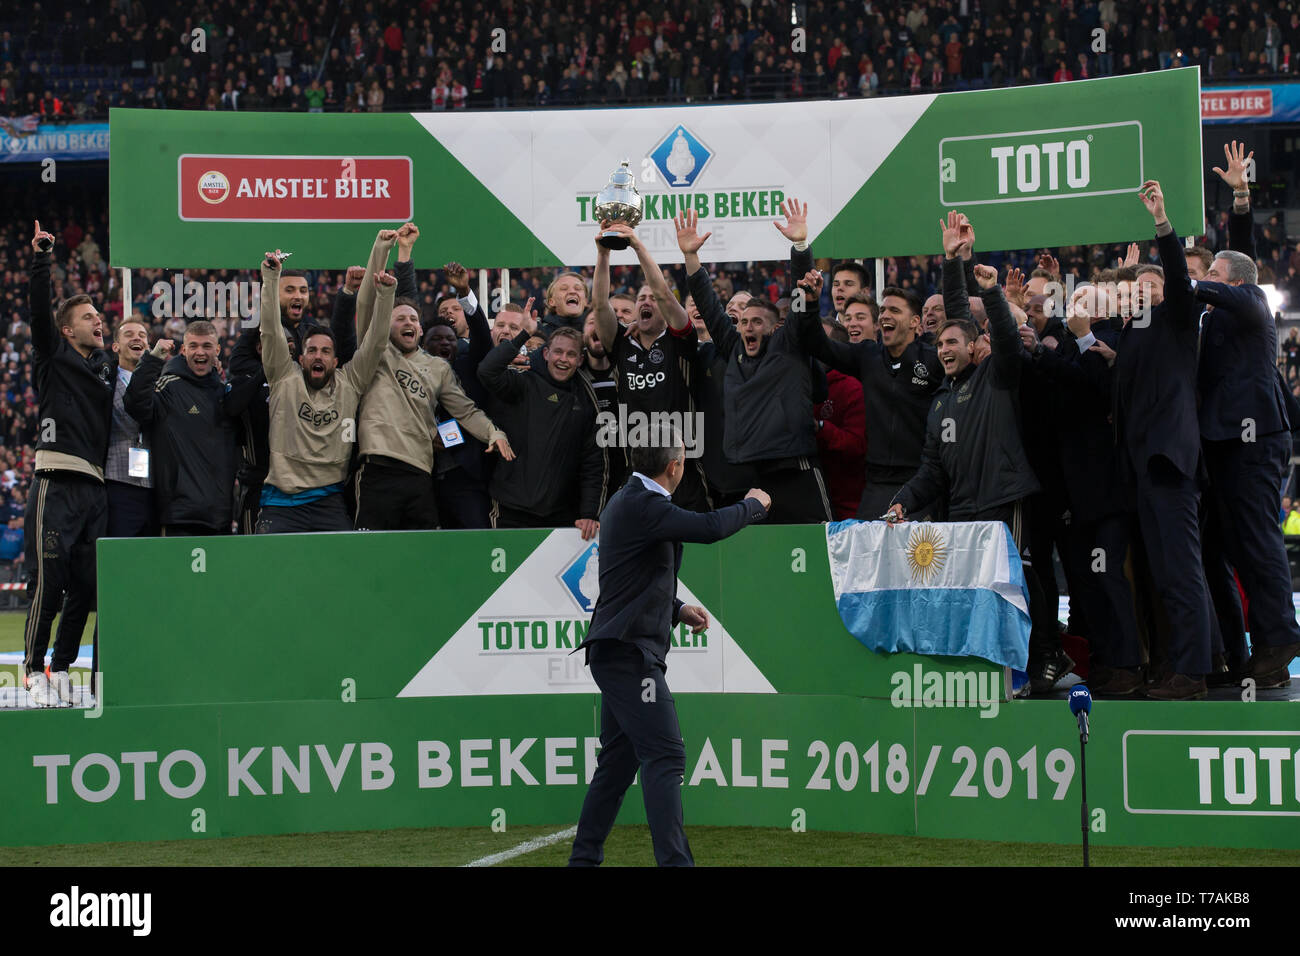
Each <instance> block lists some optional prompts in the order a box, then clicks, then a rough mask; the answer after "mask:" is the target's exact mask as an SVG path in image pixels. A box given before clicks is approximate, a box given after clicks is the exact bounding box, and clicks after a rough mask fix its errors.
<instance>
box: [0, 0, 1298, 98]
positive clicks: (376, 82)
mask: <svg viewBox="0 0 1300 956" xmlns="http://www.w3.org/2000/svg"><path fill="white" fill-rule="evenodd" d="M1098 30H1100V31H1102V33H1101V34H1098V33H1097V32H1096V31H1098ZM1099 36H1100V37H1101V38H1102V39H1101V40H1099ZM1297 50H1300V13H1297V11H1296V10H1295V9H1294V7H1293V5H1292V4H1290V3H1288V2H1281V3H1268V4H1261V3H1260V0H1248V2H1247V0H1242V2H1236V3H1228V4H1226V5H1224V4H1217V3H1211V2H1209V0H1187V2H1185V3H1173V2H1169V3H1154V2H1149V3H1133V4H1130V3H1122V2H1119V0H1100V2H1092V0H1084V2H1070V0H1067V2H1065V3H1054V2H1046V0H986V2H983V3H971V2H968V0H956V2H945V3H917V2H910V3H905V2H902V0H887V2H881V3H876V2H855V3H850V2H848V0H802V2H796V3H790V2H771V0H767V2H764V0H749V2H741V0H735V2H731V3H722V2H715V0H654V2H651V3H643V4H633V5H624V4H614V5H609V4H601V3H598V2H594V0H584V2H582V3H564V4H560V3H554V4H532V3H516V2H511V0H506V2H504V3H497V2H488V0H454V2H451V3H438V4H435V3H433V2H432V0H423V2H421V3H418V4H399V3H397V2H396V0H368V2H366V3H364V4H362V3H353V2H344V3H333V2H324V3H319V4H309V3H299V2H295V0H271V2H269V3H267V4H261V5H258V6H257V7H254V6H252V5H250V4H248V3H247V2H245V0H200V2H199V3H197V4H195V5H194V6H193V7H192V8H190V11H189V13H188V15H178V14H177V13H176V12H175V10H174V7H173V5H171V4H168V3H165V2H163V0H112V2H110V3H109V4H108V5H107V9H106V10H105V9H100V8H96V7H95V5H92V4H88V3H85V2H75V0H45V2H43V3H38V4H35V5H34V6H32V7H31V8H29V9H24V10H23V17H22V20H21V21H19V20H16V19H13V20H0V113H3V114H4V115H6V116H10V117H18V116H31V115H35V116H39V117H41V118H42V119H44V120H46V121H55V122H58V121H66V120H70V119H73V118H79V119H80V118H95V119H103V118H105V117H106V116H107V111H108V109H109V108H110V107H145V108H160V109H162V108H165V109H214V110H216V109H232V110H298V111H307V110H310V111H316V112H337V111H349V112H351V111H355V112H364V111H371V112H377V111H381V110H394V109H395V110H425V109H492V108H506V107H528V108H535V107H546V106H578V105H585V104H602V103H604V104H619V103H648V102H665V103H672V102H703V101H713V100H716V101H735V100H763V99H776V98H789V99H801V98H824V97H851V96H872V95H877V94H888V93H904V92H918V91H939V90H954V89H978V88H982V87H990V86H992V87H998V86H1006V85H1024V84H1031V83H1045V82H1054V81H1063V80H1071V79H1085V78H1091V77H1097V76H1109V75H1115V74H1131V73H1139V72H1147V71H1150V70H1156V69H1166V68H1169V67H1171V66H1197V67H1199V68H1200V70H1201V73H1202V75H1203V77H1204V79H1205V80H1207V81H1209V80H1228V79H1234V78H1244V77H1261V76H1287V75H1292V74H1294V73H1295V72H1297V68H1298V64H1297V62H1296V51H1297Z"/></svg>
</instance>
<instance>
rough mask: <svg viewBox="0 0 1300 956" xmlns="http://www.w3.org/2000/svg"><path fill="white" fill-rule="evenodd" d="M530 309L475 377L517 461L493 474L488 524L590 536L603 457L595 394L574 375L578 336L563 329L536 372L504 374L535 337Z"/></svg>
mask: <svg viewBox="0 0 1300 956" xmlns="http://www.w3.org/2000/svg"><path fill="white" fill-rule="evenodd" d="M531 305H532V302H531V300H530V301H529V308H527V309H525V311H524V313H523V328H522V330H521V331H520V332H519V333H518V334H517V335H516V336H515V337H514V338H513V339H505V340H503V341H502V342H501V343H500V344H499V345H497V346H496V347H495V348H494V349H492V351H491V352H489V353H488V355H487V358H485V359H484V360H483V362H482V364H481V365H480V366H479V369H478V375H479V379H480V380H481V381H482V382H483V385H484V387H485V388H486V389H487V390H488V392H489V393H490V394H491V396H492V400H491V401H490V402H489V404H488V409H489V411H490V412H491V414H492V420H493V421H495V422H497V423H498V424H499V425H500V426H501V427H502V428H504V429H505V430H506V433H507V434H509V435H511V436H514V445H515V446H516V447H515V454H516V458H515V459H514V460H513V461H499V462H496V464H495V467H494V468H493V469H492V482H491V485H490V491H491V494H492V527H494V528H558V527H566V526H570V525H571V526H574V527H577V528H578V530H579V531H581V532H582V537H583V540H584V541H586V540H590V539H591V538H594V537H595V536H596V532H597V531H598V530H599V528H600V521H599V516H600V509H601V507H602V506H603V505H604V503H605V481H606V458H605V453H604V450H603V449H602V448H601V447H600V446H599V445H598V444H597V443H596V396H595V394H594V393H593V391H592V388H591V385H590V383H588V382H587V380H586V379H585V378H584V377H583V376H582V375H581V374H580V373H579V367H580V366H581V364H582V333H581V332H579V331H578V330H577V329H573V328H569V327H568V326H563V327H561V328H557V329H556V330H555V331H554V332H552V333H551V336H550V338H549V339H548V340H547V343H546V347H545V348H544V349H541V350H540V351H541V353H542V359H543V362H544V365H543V368H542V370H541V371H537V370H535V369H532V368H528V369H525V370H523V371H520V372H514V371H511V370H510V364H511V362H512V360H513V359H514V358H515V357H516V356H517V355H518V354H519V350H520V348H522V347H523V344H524V343H525V342H527V341H528V339H529V338H530V337H531V336H532V335H534V334H536V332H537V326H538V322H537V319H536V318H534V317H533V315H532V310H531Z"/></svg>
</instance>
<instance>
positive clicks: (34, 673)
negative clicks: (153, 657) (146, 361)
mask: <svg viewBox="0 0 1300 956" xmlns="http://www.w3.org/2000/svg"><path fill="white" fill-rule="evenodd" d="M53 248H54V236H53V235H51V234H50V233H48V232H45V231H43V230H42V229H41V224H40V222H39V221H38V222H37V223H36V224H35V230H34V235H33V237H32V252H33V255H32V264H31V291H30V293H29V296H30V300H29V301H30V304H31V314H32V321H31V330H32V351H33V354H34V359H35V361H34V363H33V365H34V369H35V380H34V384H35V386H36V393H37V395H39V396H40V411H39V432H38V439H37V443H36V463H35V472H36V473H35V477H34V478H33V480H32V486H31V490H30V492H29V494H28V507H27V514H26V516H25V523H24V537H25V547H26V560H25V565H26V568H27V594H28V596H29V597H30V598H31V601H32V603H31V607H29V608H28V610H27V623H26V625H25V626H24V628H23V649H24V662H23V667H24V682H25V685H26V687H27V691H28V693H29V694H30V695H31V697H32V701H33V702H34V703H35V704H36V705H37V706H40V707H52V706H57V705H59V704H71V703H72V680H71V678H70V677H69V676H68V668H69V667H70V666H71V665H72V662H73V661H75V660H76V659H77V651H78V648H79V647H80V645H81V634H82V631H84V630H85V627H86V619H87V617H89V615H90V612H91V610H93V608H94V606H95V542H96V541H97V540H98V539H99V538H100V537H101V536H103V534H104V531H105V528H106V526H107V523H108V498H107V494H106V493H105V490H104V461H105V459H106V458H107V455H108V440H109V431H110V427H111V423H112V416H113V386H114V383H115V382H116V381H117V362H116V360H115V359H114V357H113V355H112V353H110V352H107V351H105V350H104V318H103V316H102V315H100V314H99V312H98V310H96V308H95V306H94V303H93V302H92V301H91V298H90V296H88V295H74V296H72V297H71V298H69V299H65V300H64V301H63V303H62V304H61V305H60V306H59V310H58V314H57V316H54V315H51V309H50V263H51V255H50V252H51V250H52V249H53ZM65 594H66V596H67V602H66V604H65V602H64V595H65ZM60 610H62V612H63V616H62V618H61V619H60V620H59V631H58V634H57V635H55V638H54V657H53V659H52V660H51V662H50V677H49V678H47V677H46V676H45V652H46V650H47V649H48V648H49V644H50V626H51V625H52V624H53V623H54V617H55V615H56V614H58V613H59V611H60Z"/></svg>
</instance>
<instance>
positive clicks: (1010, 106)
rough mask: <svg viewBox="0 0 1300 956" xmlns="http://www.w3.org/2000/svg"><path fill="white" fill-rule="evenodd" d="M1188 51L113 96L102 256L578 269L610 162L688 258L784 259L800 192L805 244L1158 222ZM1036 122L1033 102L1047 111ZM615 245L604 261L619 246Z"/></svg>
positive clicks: (1187, 219) (1029, 233)
mask: <svg viewBox="0 0 1300 956" xmlns="http://www.w3.org/2000/svg"><path fill="white" fill-rule="evenodd" d="M1199 91H1200V85H1199V74H1198V71H1197V70H1196V69H1195V68H1186V69H1179V70H1162V71H1159V72H1156V73H1143V74H1140V75H1136V76H1123V77H1108V78H1105V79H1098V80H1084V81H1079V82H1075V83H1052V84H1046V85H1041V86H1028V87H1013V88H1010V89H1000V90H979V91H974V92H965V93H941V94H918V95H915V96H900V97H886V98H881V99H875V98H871V99H855V100H839V101H827V102H808V103H767V104H749V105H741V106H736V105H731V106H680V107H666V108H655V109H611V110H567V111H566V110H553V111H552V110H547V111H535V112H530V111H499V112H482V113H459V112H455V111H450V112H439V113H412V114H400V113H381V114H346V115H336V114H293V113H287V114H286V113H276V114H258V113H239V112H217V113H193V112H190V113H187V112H184V111H157V110H113V111H111V113H110V125H111V127H112V134H113V135H112V139H111V142H112V147H111V148H112V154H111V171H112V176H111V185H110V216H111V220H112V224H113V229H112V243H111V248H110V260H111V262H112V264H113V265H115V266H132V267H155V268H181V267H195V268H223V267H224V268H252V267H253V266H254V265H255V263H256V262H257V261H258V257H259V256H260V255H261V254H262V252H263V251H265V250H266V249H268V248H280V249H284V250H286V251H290V252H293V254H294V256H295V258H294V259H293V265H294V266H296V267H303V268H340V267H342V266H346V265H348V264H351V263H357V262H360V261H362V259H363V258H364V255H365V253H366V251H367V250H368V249H369V247H370V243H371V241H372V239H373V236H374V233H375V231H376V230H377V229H378V228H380V227H382V226H391V225H395V224H398V223H400V222H403V221H405V220H407V219H413V220H414V221H415V222H416V223H417V224H418V225H420V226H422V230H423V231H422V237H421V240H420V244H419V246H418V247H417V255H418V257H419V261H420V262H421V263H424V264H428V265H441V264H442V263H443V262H446V261H448V260H451V259H456V260H459V261H461V262H463V263H465V264H467V265H469V266H473V267H511V268H513V267H528V266H558V265H561V264H568V265H590V264H592V263H593V262H594V261H595V248H596V247H595V244H594V239H595V236H596V232H597V228H598V224H597V222H596V216H595V213H594V201H595V197H596V195H597V193H598V192H599V191H600V189H601V187H602V186H604V185H605V183H606V181H607V180H608V178H609V175H610V174H611V173H612V172H613V171H614V170H615V169H617V168H618V166H619V163H620V162H622V161H624V160H626V161H628V162H629V163H630V166H631V169H632V171H633V172H634V174H635V176H636V181H637V189H638V191H639V192H640V194H641V196H642V198H643V201H644V210H643V212H644V219H643V221H642V223H641V226H640V227H639V229H638V235H639V236H640V237H641V240H642V241H643V242H644V243H645V244H646V246H647V248H648V249H649V250H650V251H651V253H652V254H653V255H654V256H655V257H656V258H657V259H658V261H660V262H662V263H672V262H680V261H681V253H680V252H679V251H678V248H677V242H676V233H675V230H674V228H673V224H672V217H673V216H674V215H675V214H677V213H679V212H681V211H683V210H686V209H691V210H694V211H696V212H697V213H698V214H699V215H700V220H701V228H702V230H708V231H711V232H712V237H711V238H710V239H709V241H708V242H707V243H706V244H705V245H704V246H703V248H702V249H701V251H700V255H701V256H702V258H703V259H704V261H706V262H727V261H745V260H772V259H777V260H780V259H785V258H786V257H787V256H788V255H789V243H788V242H787V241H786V240H785V239H784V238H783V237H782V236H781V235H780V234H779V233H778V232H777V231H776V230H775V229H773V228H772V221H773V220H774V219H778V218H779V217H780V205H781V202H782V200H784V199H786V198H787V197H797V198H799V199H801V200H803V201H805V202H807V203H808V205H809V229H810V234H811V236H812V239H813V243H814V248H815V251H816V253H817V254H818V255H824V256H833V257H837V258H858V257H869V256H896V255H919V254H925V253H937V252H939V251H940V240H939V230H938V228H937V222H938V220H939V219H940V218H941V217H943V216H944V215H945V213H947V212H948V211H949V210H952V209H960V210H961V211H963V212H965V213H967V215H969V216H970V218H971V221H972V222H973V224H974V225H975V228H976V236H977V240H976V241H977V246H978V248H979V249H981V250H997V249H1022V248H1032V247H1036V246H1061V245H1073V244H1080V243H1093V242H1116V241H1125V240H1130V239H1138V238H1141V237H1144V236H1147V235H1149V234H1150V233H1151V220H1150V216H1149V215H1148V214H1147V213H1146V211H1145V210H1144V209H1143V207H1142V205H1141V203H1140V202H1138V200H1137V198H1136V191H1137V189H1138V187H1139V186H1140V185H1141V184H1142V182H1143V180H1144V179H1145V178H1155V179H1159V180H1160V181H1161V183H1162V185H1163V186H1164V192H1165V197H1166V204H1167V207H1168V210H1169V215H1170V219H1171V221H1172V222H1173V224H1174V227H1175V229H1177V230H1178V231H1179V232H1180V233H1182V234H1185V235H1194V234H1197V233H1199V232H1200V231H1201V229H1202V216H1203V200H1202V195H1201V182H1202V170H1201V150H1200V105H1199ZM1046 118H1050V121H1049V120H1048V119H1046ZM635 261H636V259H635V256H634V253H632V252H631V251H625V252H622V253H616V254H615V258H614V262H615V264H622V263H624V262H626V263H634V262H635Z"/></svg>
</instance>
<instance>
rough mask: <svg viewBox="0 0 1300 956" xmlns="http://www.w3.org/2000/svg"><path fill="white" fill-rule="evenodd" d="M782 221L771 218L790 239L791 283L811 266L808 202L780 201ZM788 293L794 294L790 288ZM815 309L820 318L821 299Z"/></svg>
mask: <svg viewBox="0 0 1300 956" xmlns="http://www.w3.org/2000/svg"><path fill="white" fill-rule="evenodd" d="M781 215H783V216H785V222H784V223H782V222H780V221H777V220H773V222H772V225H774V226H776V231H777V232H779V233H780V234H781V235H783V236H785V237H786V238H787V239H789V240H790V284H791V286H792V287H793V285H794V284H795V283H796V282H798V281H799V280H800V278H801V277H803V276H806V275H807V274H808V273H809V272H811V271H812V268H813V257H812V248H811V247H810V246H809V245H808V204H807V203H806V202H804V203H801V202H800V201H799V200H797V199H795V198H793V197H791V198H790V199H787V200H785V201H783V202H782V203H781ZM790 294H791V295H794V289H793V288H791V290H790ZM817 302H818V304H816V305H815V311H816V312H817V313H818V315H817V317H818V318H819V319H820V318H821V305H820V302H821V300H820V299H818V300H817Z"/></svg>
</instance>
